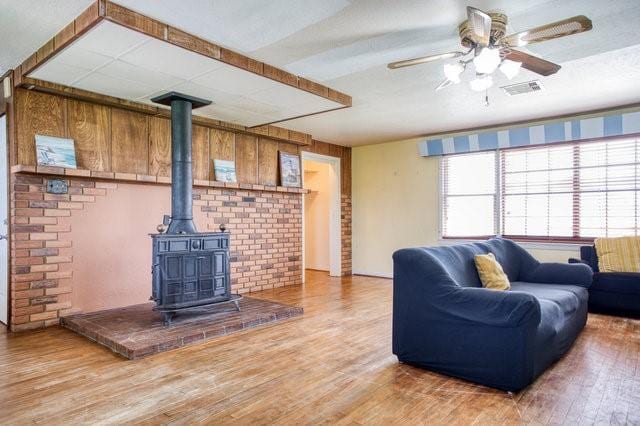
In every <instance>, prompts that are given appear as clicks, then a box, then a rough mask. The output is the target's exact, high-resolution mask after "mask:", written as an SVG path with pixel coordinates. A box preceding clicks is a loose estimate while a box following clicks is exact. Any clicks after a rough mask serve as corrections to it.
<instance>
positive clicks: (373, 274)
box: [352, 269, 393, 278]
mask: <svg viewBox="0 0 640 426" xmlns="http://www.w3.org/2000/svg"><path fill="white" fill-rule="evenodd" d="M352 273H353V275H366V276H368V277H380V278H393V274H389V273H386V272H375V271H360V270H355V269H354V270H353V271H352Z"/></svg>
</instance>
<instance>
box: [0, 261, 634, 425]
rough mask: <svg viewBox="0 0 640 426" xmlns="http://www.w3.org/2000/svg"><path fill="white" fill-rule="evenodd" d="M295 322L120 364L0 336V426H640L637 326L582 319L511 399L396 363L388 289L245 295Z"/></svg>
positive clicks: (52, 342) (333, 287)
mask: <svg viewBox="0 0 640 426" xmlns="http://www.w3.org/2000/svg"><path fill="white" fill-rule="evenodd" d="M252 296H257V297H261V298H265V299H272V300H276V301H280V302H283V303H287V304H294V305H298V306H302V307H303V308H304V315H303V316H302V317H298V318H296V319H291V320H288V321H286V322H284V323H278V325H274V326H268V325H267V326H265V327H261V328H256V329H252V330H249V331H246V332H240V333H238V334H233V335H231V336H226V337H222V338H220V339H217V340H214V341H211V342H207V343H204V344H202V345H197V346H190V347H185V348H181V349H178V350H175V351H171V352H165V353H162V354H158V355H153V356H150V357H148V358H144V359H141V360H137V361H126V360H123V359H122V358H120V357H119V356H117V355H115V354H113V353H111V352H110V351H109V350H108V349H106V348H103V347H101V346H99V345H97V344H93V343H91V342H89V341H87V340H86V339H84V338H83V337H81V336H78V335H76V334H75V333H73V332H71V331H68V330H65V329H62V328H59V327H56V328H52V329H48V330H43V331H38V332H31V333H23V334H16V335H11V334H7V333H6V331H2V332H0V422H1V423H2V424H26V423H46V424H48V425H50V424H87V423H91V424H96V423H103V424H105V423H107V424H110V423H144V424H165V423H174V424H191V423H194V422H199V423H216V424H225V423H234V424H250V423H251V424H267V423H268V424H304V423H308V424H317V423H340V424H390V423H403V424H427V423H428V424H447V425H453V424H525V423H526V424H640V320H630V319H625V318H615V317H608V316H600V315H591V316H590V318H589V322H588V325H587V327H586V329H585V330H584V331H583V333H582V335H581V336H580V338H579V340H578V341H577V343H576V345H575V346H574V347H573V349H572V350H571V351H570V353H569V354H568V355H567V356H566V357H565V358H564V359H562V360H561V361H560V362H558V363H557V364H556V365H554V366H553V367H552V368H551V369H550V370H548V371H547V372H546V373H545V374H544V375H543V376H542V377H540V378H539V379H538V380H537V381H536V382H535V383H534V384H533V385H532V386H530V387H529V388H528V389H526V390H525V391H523V392H521V393H519V394H516V395H509V394H507V393H504V392H500V391H496V390H493V389H489V388H484V387H481V386H476V385H473V384H470V383H466V382H463V381H459V380H456V379H452V378H448V377H445V376H442V375H439V374H435V373H431V372H428V371H424V370H420V369H417V368H413V367H410V366H407V365H402V364H399V363H398V361H397V359H396V358H395V357H394V356H393V355H392V354H391V281H390V280H386V279H379V278H370V277H352V278H342V279H340V278H329V277H328V276H327V275H326V274H324V273H320V272H308V278H307V284H306V285H305V286H303V287H289V288H281V289H276V290H270V291H265V292H260V293H254V294H252Z"/></svg>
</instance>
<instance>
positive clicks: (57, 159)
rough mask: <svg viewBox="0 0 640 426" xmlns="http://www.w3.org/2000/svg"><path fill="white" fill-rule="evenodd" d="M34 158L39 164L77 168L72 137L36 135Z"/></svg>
mask: <svg viewBox="0 0 640 426" xmlns="http://www.w3.org/2000/svg"><path fill="white" fill-rule="evenodd" d="M36 158H37V161H38V165H39V166H55V167H65V168H67V169H75V168H77V165H76V149H75V143H74V141H73V139H66V138H56V137H53V136H44V135H36Z"/></svg>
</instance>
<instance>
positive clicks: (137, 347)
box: [61, 297, 303, 359]
mask: <svg viewBox="0 0 640 426" xmlns="http://www.w3.org/2000/svg"><path fill="white" fill-rule="evenodd" d="M153 306H154V303H143V304H140V305H133V306H127V307H124V308H115V309H108V310H104V311H98V312H91V313H84V314H76V315H71V316H68V317H64V318H62V320H61V325H62V326H63V327H65V328H68V329H70V330H72V331H75V332H76V333H78V334H81V335H83V336H85V337H87V338H89V339H91V340H93V341H95V342H98V343H100V344H101V345H103V346H106V347H108V348H109V349H111V350H112V351H114V352H116V353H118V354H120V355H122V356H124V357H125V358H128V359H138V358H142V357H145V356H149V355H153V354H155V353H159V352H165V351H169V350H172V349H177V348H180V347H182V346H186V345H191V344H194V343H202V342H205V341H208V340H211V339H214V338H216V337H220V336H225V335H227V334H231V333H233V332H236V331H240V330H245V329H249V328H253V327H257V326H260V325H263V324H267V323H272V322H276V321H281V320H284V319H287V318H292V317H296V316H300V315H302V313H303V309H302V308H299V307H296V306H290V305H284V304H282V303H277V302H271V301H269V300H264V299H255V298H251V297H244V298H243V299H242V300H241V301H240V312H237V311H236V310H235V307H234V306H233V305H232V304H220V305H213V306H208V307H203V308H201V309H198V310H195V309H194V310H192V311H187V312H181V313H180V314H178V315H177V316H176V317H175V318H174V320H173V323H172V324H171V325H170V326H169V327H164V326H163V325H162V315H161V314H160V313H158V312H156V311H154V310H153Z"/></svg>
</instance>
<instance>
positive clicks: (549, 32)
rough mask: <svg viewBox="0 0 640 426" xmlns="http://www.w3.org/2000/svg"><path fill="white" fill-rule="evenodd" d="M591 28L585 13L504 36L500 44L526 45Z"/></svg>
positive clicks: (591, 25) (511, 45)
mask: <svg viewBox="0 0 640 426" xmlns="http://www.w3.org/2000/svg"><path fill="white" fill-rule="evenodd" d="M591 28H593V24H592V23H591V20H590V19H589V18H587V17H586V16H584V15H578V16H574V17H572V18H567V19H563V20H562V21H558V22H552V23H550V24H546V25H542V26H540V27H536V28H531V29H530V30H527V31H522V32H519V33H515V34H511V35H508V36H505V37H502V38H501V39H500V44H502V45H503V46H510V47H518V46H525V45H527V44H531V43H539V42H541V41H546V40H552V39H554V38H559V37H565V36H568V35H571V34H577V33H582V32H584V31H589V30H590V29H591Z"/></svg>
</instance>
